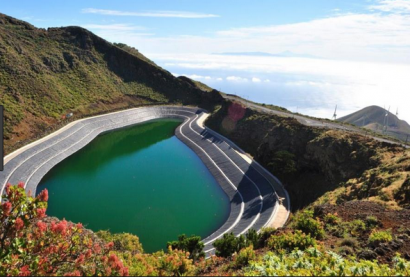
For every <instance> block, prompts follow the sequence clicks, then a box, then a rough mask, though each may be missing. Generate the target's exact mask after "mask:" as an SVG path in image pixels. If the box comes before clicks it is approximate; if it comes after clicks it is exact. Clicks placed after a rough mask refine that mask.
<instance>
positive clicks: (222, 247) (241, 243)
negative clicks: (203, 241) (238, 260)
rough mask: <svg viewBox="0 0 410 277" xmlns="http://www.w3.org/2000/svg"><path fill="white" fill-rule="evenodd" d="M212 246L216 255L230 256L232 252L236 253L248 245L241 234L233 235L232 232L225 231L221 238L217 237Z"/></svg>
mask: <svg viewBox="0 0 410 277" xmlns="http://www.w3.org/2000/svg"><path fill="white" fill-rule="evenodd" d="M213 246H214V247H215V249H216V256H218V257H224V258H227V257H230V256H232V255H233V254H234V253H238V252H239V251H240V250H241V249H242V248H245V247H247V246H248V244H247V242H246V239H245V237H244V236H243V235H240V236H239V237H235V235H234V234H233V233H229V234H227V233H225V234H224V235H223V237H222V238H220V239H217V240H216V241H215V242H214V243H213Z"/></svg>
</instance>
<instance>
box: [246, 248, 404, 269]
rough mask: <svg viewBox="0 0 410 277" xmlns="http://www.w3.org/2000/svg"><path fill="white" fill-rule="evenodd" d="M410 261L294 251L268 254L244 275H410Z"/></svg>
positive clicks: (252, 264)
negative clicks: (381, 261)
mask: <svg viewBox="0 0 410 277" xmlns="http://www.w3.org/2000/svg"><path fill="white" fill-rule="evenodd" d="M409 274H410V262H407V261H405V260H404V259H402V258H400V257H395V258H394V259H393V265H392V266H391V267H389V265H383V264H379V263H378V262H370V261H356V260H355V259H353V258H352V259H345V258H342V257H341V256H339V255H338V254H336V253H334V252H330V251H328V252H325V253H322V252H320V251H319V250H317V249H316V248H313V247H312V248H309V249H306V250H305V251H300V250H295V251H293V252H292V253H290V254H282V255H276V254H274V253H271V252H270V253H268V254H267V255H265V256H264V257H263V258H260V259H259V260H254V261H251V262H250V266H249V267H248V268H246V269H245V276H409Z"/></svg>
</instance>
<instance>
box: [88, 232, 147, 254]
mask: <svg viewBox="0 0 410 277" xmlns="http://www.w3.org/2000/svg"><path fill="white" fill-rule="evenodd" d="M96 235H97V236H98V237H99V238H101V239H103V240H104V241H105V242H107V243H108V242H111V241H112V242H113V243H114V247H113V249H114V250H116V251H121V252H124V251H130V252H131V253H133V254H136V253H142V252H143V249H142V245H141V243H140V241H139V238H138V237H137V236H135V235H132V234H129V233H122V234H111V233H110V232H109V231H98V232H97V233H96Z"/></svg>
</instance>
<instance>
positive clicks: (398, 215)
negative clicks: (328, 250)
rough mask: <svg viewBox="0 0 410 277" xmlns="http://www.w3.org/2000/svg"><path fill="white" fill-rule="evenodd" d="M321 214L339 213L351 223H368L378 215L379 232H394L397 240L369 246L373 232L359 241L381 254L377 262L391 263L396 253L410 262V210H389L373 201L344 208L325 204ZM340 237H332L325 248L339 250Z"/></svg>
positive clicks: (362, 235) (355, 203) (356, 202)
mask: <svg viewBox="0 0 410 277" xmlns="http://www.w3.org/2000/svg"><path fill="white" fill-rule="evenodd" d="M320 208H321V209H320V210H321V213H323V214H327V213H337V215H338V216H339V217H340V218H341V219H343V221H346V222H350V221H353V220H356V219H360V220H363V221H365V220H366V218H367V217H368V216H375V217H377V219H378V220H379V226H378V227H376V229H377V230H391V232H392V234H393V241H392V242H390V243H386V244H381V245H378V246H372V245H369V243H368V237H369V234H370V232H364V233H362V234H361V235H360V236H359V238H358V241H359V243H360V244H361V247H362V248H368V249H369V250H370V251H373V252H374V253H376V254H377V259H378V260H379V261H380V262H382V263H391V261H392V258H393V257H394V256H395V255H396V253H400V254H401V255H402V256H403V257H404V258H406V259H407V260H410V210H408V209H403V210H389V209H387V208H385V207H383V206H382V205H380V204H377V203H374V202H369V201H350V202H346V203H344V204H342V205H338V206H335V205H324V206H321V207H320ZM338 240H340V239H337V238H334V237H331V236H329V237H328V238H327V239H326V241H325V245H328V246H330V247H332V246H333V247H335V246H336V245H337V243H338Z"/></svg>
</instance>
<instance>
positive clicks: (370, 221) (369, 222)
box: [365, 215, 379, 229]
mask: <svg viewBox="0 0 410 277" xmlns="http://www.w3.org/2000/svg"><path fill="white" fill-rule="evenodd" d="M365 223H366V226H367V228H369V229H373V228H376V227H377V226H379V219H377V217H375V216H373V215H369V216H368V217H366V220H365Z"/></svg>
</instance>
